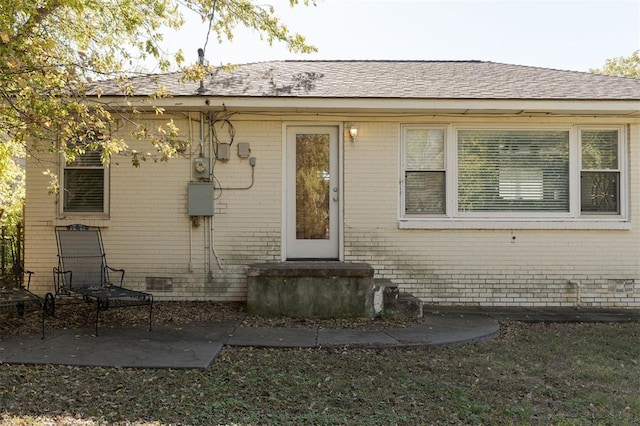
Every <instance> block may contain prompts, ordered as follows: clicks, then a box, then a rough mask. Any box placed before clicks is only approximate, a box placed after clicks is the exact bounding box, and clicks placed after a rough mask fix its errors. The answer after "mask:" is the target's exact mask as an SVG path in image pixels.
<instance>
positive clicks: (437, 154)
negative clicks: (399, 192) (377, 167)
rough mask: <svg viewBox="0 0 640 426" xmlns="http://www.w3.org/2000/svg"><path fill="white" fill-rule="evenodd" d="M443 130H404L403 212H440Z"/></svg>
mask: <svg viewBox="0 0 640 426" xmlns="http://www.w3.org/2000/svg"><path fill="white" fill-rule="evenodd" d="M444 134H445V131H444V129H422V128H416V129H414V128H407V129H405V133H404V136H405V152H406V156H405V193H406V197H405V214H407V215H413V214H444V213H445V206H446V189H445V188H446V187H445V163H444V143H445V139H444Z"/></svg>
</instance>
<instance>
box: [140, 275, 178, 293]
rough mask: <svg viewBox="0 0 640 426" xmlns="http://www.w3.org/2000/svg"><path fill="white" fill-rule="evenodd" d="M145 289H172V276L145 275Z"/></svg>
mask: <svg viewBox="0 0 640 426" xmlns="http://www.w3.org/2000/svg"><path fill="white" fill-rule="evenodd" d="M145 281H146V283H147V291H173V278H169V277H145Z"/></svg>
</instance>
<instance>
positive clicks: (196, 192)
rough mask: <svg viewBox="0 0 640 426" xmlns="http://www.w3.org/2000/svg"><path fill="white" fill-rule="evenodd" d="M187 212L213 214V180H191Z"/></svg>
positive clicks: (196, 214) (192, 214)
mask: <svg viewBox="0 0 640 426" xmlns="http://www.w3.org/2000/svg"><path fill="white" fill-rule="evenodd" d="M187 214H188V215H189V216H213V182H189V186H188V192H187Z"/></svg>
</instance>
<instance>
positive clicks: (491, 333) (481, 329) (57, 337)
mask: <svg viewBox="0 0 640 426" xmlns="http://www.w3.org/2000/svg"><path fill="white" fill-rule="evenodd" d="M501 320H512V321H547V322H567V321H571V322H628V321H640V311H631V310H621V309H620V310H575V309H567V308H558V309H531V308H513V309H512V308H504V309H496V308H439V307H425V318H424V321H423V322H422V323H421V324H418V325H412V326H409V327H406V328H396V329H389V330H382V331H359V330H349V329H319V328H317V327H314V328H304V329H300V328H258V327H244V326H241V325H240V324H241V322H242V321H241V320H237V321H227V322H202V323H194V324H189V325H186V326H181V327H177V326H156V327H154V329H153V331H151V332H149V331H147V330H146V329H145V328H122V329H106V328H104V329H100V336H99V337H95V336H93V334H92V333H93V329H92V328H91V329H84V330H66V331H48V332H47V334H46V337H45V338H44V339H41V338H40V336H39V335H31V336H6V337H0V363H7V364H54V365H76V366H99V367H132V368H195V369H203V370H205V369H207V368H209V366H210V365H211V364H212V363H213V362H214V361H215V359H216V358H217V356H218V355H219V353H220V351H221V350H223V347H224V346H254V347H281V348H295V347H305V348H312V347H326V346H359V347H376V348H393V347H413V346H434V345H459V344H465V343H472V342H482V341H487V340H490V339H493V338H495V337H497V336H498V335H499V334H500V325H499V321H501Z"/></svg>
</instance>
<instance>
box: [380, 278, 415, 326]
mask: <svg viewBox="0 0 640 426" xmlns="http://www.w3.org/2000/svg"><path fill="white" fill-rule="evenodd" d="M373 284H374V294H381V295H382V296H381V299H382V303H381V305H378V304H376V303H375V301H376V298H375V297H374V307H376V309H377V308H380V309H379V310H376V313H377V314H378V315H388V316H392V317H398V318H421V317H422V315H423V302H422V300H420V299H418V298H417V297H415V296H414V295H412V294H411V293H406V292H401V291H400V289H399V288H398V286H397V285H396V284H394V283H393V282H391V280H388V279H385V278H376V279H374V280H373Z"/></svg>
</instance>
